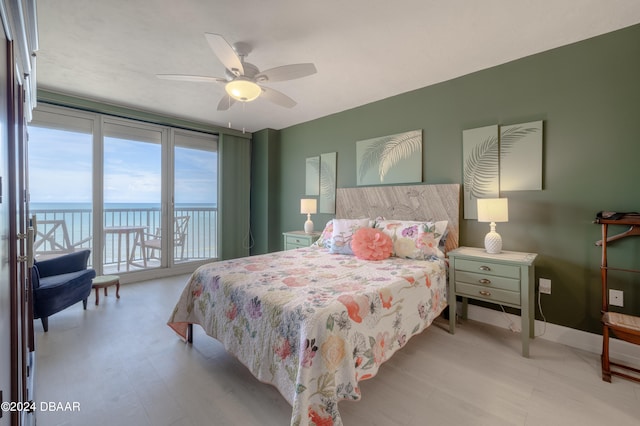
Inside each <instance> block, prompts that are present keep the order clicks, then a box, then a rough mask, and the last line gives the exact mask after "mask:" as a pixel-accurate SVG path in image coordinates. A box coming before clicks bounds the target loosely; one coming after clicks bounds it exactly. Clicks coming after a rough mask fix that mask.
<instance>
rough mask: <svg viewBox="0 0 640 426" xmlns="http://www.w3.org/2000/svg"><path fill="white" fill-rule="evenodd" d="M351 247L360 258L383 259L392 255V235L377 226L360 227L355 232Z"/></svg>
mask: <svg viewBox="0 0 640 426" xmlns="http://www.w3.org/2000/svg"><path fill="white" fill-rule="evenodd" d="M351 249H352V250H353V254H355V255H356V257H357V258H358V259H363V260H383V259H386V258H388V257H390V256H391V252H392V251H393V241H391V237H389V236H388V235H387V234H385V233H384V232H382V231H381V230H380V229H375V228H360V229H358V230H357V231H356V233H355V234H353V239H352V240H351Z"/></svg>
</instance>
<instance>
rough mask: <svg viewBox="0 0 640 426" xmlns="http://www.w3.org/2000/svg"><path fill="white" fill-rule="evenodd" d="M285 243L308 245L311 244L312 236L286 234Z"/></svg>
mask: <svg viewBox="0 0 640 426" xmlns="http://www.w3.org/2000/svg"><path fill="white" fill-rule="evenodd" d="M284 243H285V244H286V245H288V246H300V247H307V246H309V245H311V238H309V237H297V236H294V235H285V237H284Z"/></svg>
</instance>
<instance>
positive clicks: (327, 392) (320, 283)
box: [168, 185, 460, 425]
mask: <svg viewBox="0 0 640 426" xmlns="http://www.w3.org/2000/svg"><path fill="white" fill-rule="evenodd" d="M459 197H460V186H459V185H410V186H388V187H365V188H345V189H338V191H337V195H336V217H339V218H346V217H351V218H363V217H366V218H376V217H380V216H382V217H385V218H394V220H396V219H397V220H413V221H433V220H446V221H447V222H446V227H447V232H446V240H445V239H442V243H444V248H446V250H450V249H452V248H455V247H456V246H457V244H458V217H459ZM334 223H335V222H334ZM321 240H322V238H321ZM321 245H322V244H321ZM446 306H447V268H446V261H445V259H444V258H443V257H437V256H429V257H428V258H427V259H426V260H416V259H405V258H400V257H389V258H387V259H384V260H378V261H370V260H361V259H359V258H358V257H356V256H354V255H349V254H333V253H329V250H328V249H327V248H326V247H323V246H312V247H308V248H300V249H295V250H289V251H282V252H275V253H269V254H266V255H259V256H251V257H246V258H241V259H232V260H225V261H220V262H214V263H210V264H207V265H204V266H202V267H200V268H199V269H198V270H196V271H195V272H194V273H193V275H192V276H191V278H190V279H189V282H188V283H187V285H186V286H185V289H184V291H183V293H182V295H181V297H180V298H179V300H178V302H177V304H176V306H175V308H174V310H173V312H172V314H171V316H170V319H169V321H168V324H169V326H170V327H172V328H173V329H174V330H175V331H176V332H177V333H178V334H179V335H180V336H181V337H182V338H184V339H189V337H190V333H189V329H190V327H192V326H193V324H198V325H200V326H201V327H202V328H203V329H204V330H205V332H206V333H207V334H208V335H209V336H211V337H214V338H215V339H217V340H219V341H220V342H222V344H223V345H224V347H225V348H226V350H227V351H228V352H229V353H231V354H233V355H234V356H235V357H237V358H238V359H239V360H240V361H241V362H242V363H243V364H244V365H245V366H246V367H247V368H248V369H249V370H250V371H251V373H252V374H253V375H254V376H255V377H256V378H257V379H258V380H260V381H263V382H266V383H270V384H272V385H273V386H275V387H276V388H277V389H278V390H279V391H280V393H281V394H282V395H283V397H284V398H285V399H286V400H287V401H288V402H289V403H290V404H291V406H292V416H291V424H292V425H308V424H311V425H320V424H322V425H340V424H342V420H341V418H340V414H339V411H338V402H339V401H341V400H358V399H360V397H361V394H360V389H359V386H358V382H359V381H361V380H365V379H368V378H371V377H373V376H375V374H376V373H377V371H378V368H379V367H380V365H381V364H383V363H384V362H385V361H386V360H387V359H389V358H390V357H391V355H393V353H395V352H396V351H397V350H399V349H401V348H402V347H403V346H404V345H405V344H406V342H407V341H408V340H409V338H411V337H412V336H414V335H416V334H419V333H420V332H421V331H423V330H424V329H425V328H426V327H428V326H429V325H430V324H431V323H432V322H433V320H434V319H435V318H437V317H438V316H439V315H440V314H441V312H442V311H443V310H444V308H445V307H446Z"/></svg>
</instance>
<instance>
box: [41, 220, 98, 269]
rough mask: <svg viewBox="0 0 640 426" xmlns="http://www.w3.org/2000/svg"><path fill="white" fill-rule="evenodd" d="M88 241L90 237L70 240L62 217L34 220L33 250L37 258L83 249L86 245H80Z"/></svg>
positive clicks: (50, 257)
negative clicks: (74, 240) (34, 236)
mask: <svg viewBox="0 0 640 426" xmlns="http://www.w3.org/2000/svg"><path fill="white" fill-rule="evenodd" d="M89 241H91V237H86V238H84V239H82V240H80V241H77V242H71V238H70V237H69V232H68V230H67V223H66V221H65V220H64V219H50V220H49V219H47V220H39V221H37V222H36V240H35V242H34V244H33V250H34V251H35V254H36V258H37V259H40V260H44V259H52V258H55V257H58V256H60V255H61V254H65V253H73V252H75V251H79V250H85V249H86V247H82V246H83V245H84V244H85V243H88V242H89Z"/></svg>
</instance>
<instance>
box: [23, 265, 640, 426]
mask: <svg viewBox="0 0 640 426" xmlns="http://www.w3.org/2000/svg"><path fill="white" fill-rule="evenodd" d="M186 279H187V277H185V276H181V277H176V278H171V279H163V280H157V281H149V282H145V283H139V284H129V285H124V286H122V287H121V288H120V296H121V298H120V300H116V298H115V288H110V289H109V290H110V291H109V296H108V297H104V296H103V295H101V297H100V305H99V306H95V304H94V299H93V298H94V294H93V293H92V295H91V298H90V299H89V300H90V303H89V305H88V309H87V310H86V311H83V310H82V304H77V305H75V306H73V307H71V308H69V309H67V310H65V311H63V312H61V313H58V314H56V315H54V316H52V317H51V318H49V332H48V333H46V334H45V333H43V331H42V326H41V324H40V321H37V322H36V334H37V375H36V401H37V404H38V409H40V408H41V407H40V405H41V404H42V403H43V402H45V403H46V402H55V403H59V402H62V403H63V404H65V403H67V402H70V403H74V402H78V403H79V404H80V411H79V412H59V411H58V412H52V411H39V412H38V414H37V424H38V426H52V425H82V426H85V425H92V426H99V425H118V426H129V425H131V426H133V425H135V426H143V425H152V426H163V425H176V426H178V425H179V426H183V425H196V426H200V425H203V426H204V425H214V426H221V425H277V426H283V425H288V424H289V419H290V415H291V407H290V406H289V405H288V404H287V402H286V401H285V400H284V399H283V398H282V397H281V396H280V394H279V393H278V391H277V390H275V388H273V387H271V386H269V385H266V384H263V383H260V382H258V381H257V380H256V379H254V378H253V376H251V374H250V373H249V372H248V370H247V369H246V368H245V367H244V366H242V365H241V364H240V363H239V362H238V361H237V360H236V359H235V358H233V357H232V356H230V355H228V354H227V353H226V352H225V350H224V349H223V348H222V346H221V345H220V344H219V343H218V342H217V341H215V340H214V339H212V338H210V337H207V336H206V335H204V333H203V332H202V329H200V328H199V327H194V328H195V330H196V333H195V342H194V344H193V346H190V345H186V344H184V343H182V342H181V341H180V339H178V337H177V336H176V335H175V334H174V333H173V332H172V331H171V329H169V327H167V326H166V321H167V319H168V317H169V315H170V313H171V311H172V309H173V306H174V303H175V301H176V300H177V298H178V296H179V294H180V293H181V292H182V288H183V286H184V283H185V282H186ZM531 356H532V357H531V359H525V358H522V357H521V356H520V336H519V335H518V334H514V333H511V332H509V331H507V330H504V329H500V328H496V327H493V326H489V325H484V324H480V323H477V322H473V321H467V322H465V323H463V324H461V326H460V327H459V328H457V330H456V334H455V335H450V334H449V333H448V332H447V331H446V323H445V322H444V320H438V321H436V323H434V325H433V326H431V327H430V328H429V329H427V330H426V331H425V332H424V333H422V334H420V335H418V336H415V337H413V338H412V339H411V340H410V341H409V343H408V344H407V345H406V346H405V347H404V348H403V349H402V350H401V351H399V352H398V353H396V354H395V355H394V357H393V358H392V359H391V360H390V361H388V362H387V363H386V364H384V365H383V366H382V368H381V369H380V371H379V373H378V375H377V376H376V377H374V378H373V379H371V380H368V381H365V382H363V383H362V386H361V389H362V400H361V401H359V402H348V401H343V402H341V403H340V404H339V409H340V412H341V414H342V418H343V420H344V423H345V425H346V426H360V425H474V426H475V425H603V424H613V425H619V426H620V425H638V424H640V385H638V384H635V383H632V382H629V381H626V380H623V379H620V378H615V377H614V379H613V383H611V384H608V383H604V382H603V381H602V380H601V379H600V369H599V355H596V354H592V353H588V352H583V351H580V350H576V349H572V348H569V347H567V346H564V345H559V344H556V343H551V342H549V341H545V340H542V339H536V340H535V341H534V342H532V345H531Z"/></svg>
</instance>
